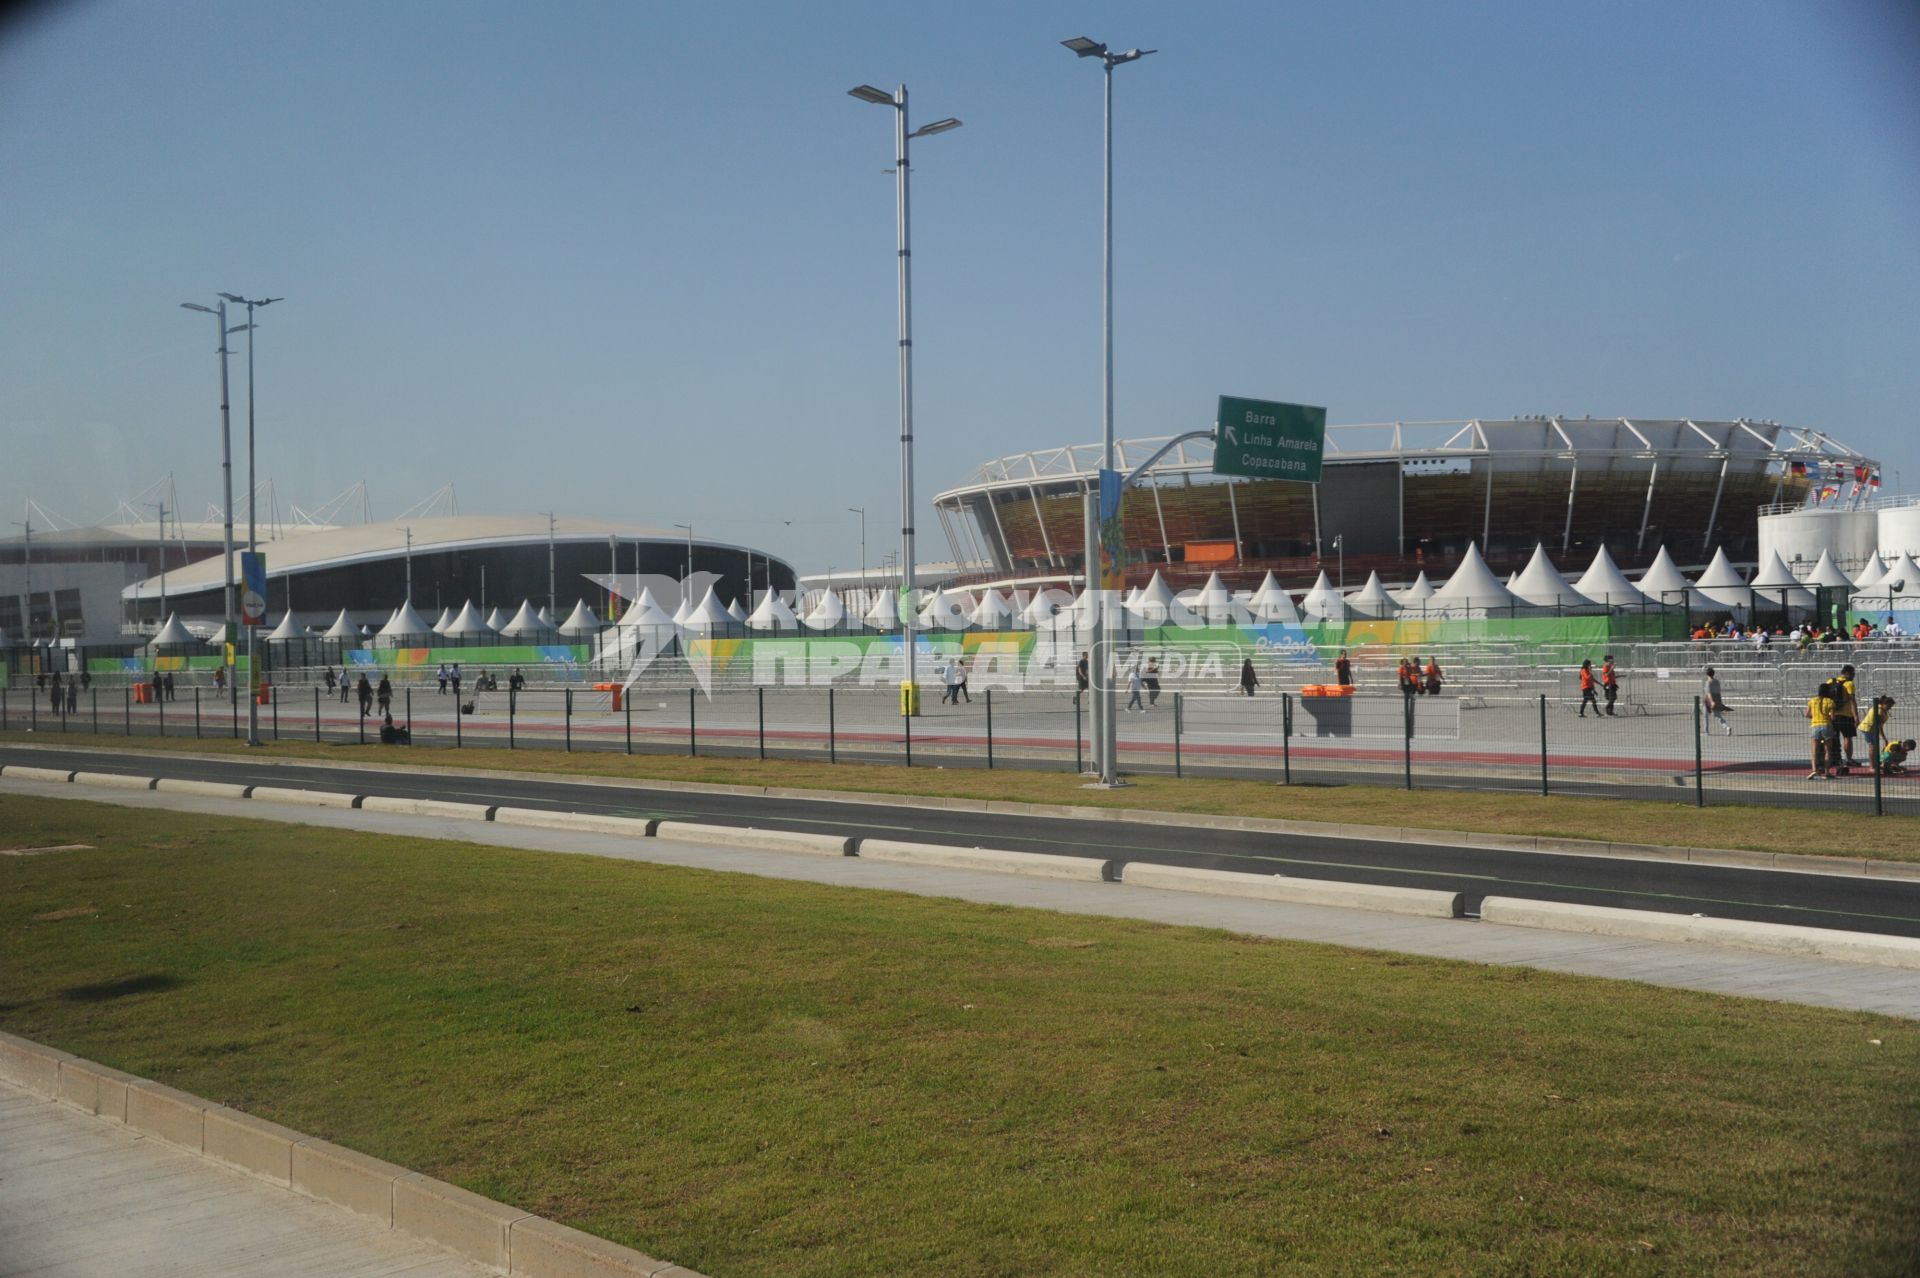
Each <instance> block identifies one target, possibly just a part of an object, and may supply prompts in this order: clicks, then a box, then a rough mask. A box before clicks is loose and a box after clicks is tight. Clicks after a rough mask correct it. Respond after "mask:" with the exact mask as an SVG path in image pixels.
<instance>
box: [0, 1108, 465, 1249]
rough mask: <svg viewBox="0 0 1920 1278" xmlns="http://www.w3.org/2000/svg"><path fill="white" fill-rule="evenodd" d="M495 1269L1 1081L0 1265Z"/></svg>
mask: <svg viewBox="0 0 1920 1278" xmlns="http://www.w3.org/2000/svg"><path fill="white" fill-rule="evenodd" d="M494 1272H495V1271H494V1270H492V1269H488V1268H486V1267H484V1266H481V1265H476V1264H473V1263H471V1262H469V1261H465V1260H461V1259H459V1258H457V1257H455V1256H453V1255H452V1254H451V1253H449V1252H446V1251H442V1250H441V1249H440V1248H438V1247H435V1246H433V1245H432V1244H430V1243H426V1242H421V1241H420V1240H418V1239H415V1238H411V1237H409V1236H407V1235H406V1234H402V1233H396V1232H395V1231H393V1230H391V1229H388V1228H386V1227H384V1226H382V1225H379V1224H377V1223H375V1222H373V1221H370V1220H364V1219H362V1218H360V1217H358V1216H355V1215H354V1214H353V1213H351V1212H348V1211H343V1210H341V1209H340V1208H338V1207H334V1206H330V1205H328V1204H326V1203H321V1202H316V1201H314V1200H312V1199H309V1198H303V1197H301V1196H300V1195H298V1194H293V1193H289V1192H288V1191H287V1190H285V1189H283V1188H278V1187H276V1186H274V1185H270V1184H267V1183H266V1182H264V1181H259V1180H255V1179H253V1178H252V1177H250V1176H246V1175H243V1174H241V1173H240V1172H236V1171H228V1170H227V1169H225V1168H222V1167H220V1166H218V1165H217V1164H215V1163H212V1162H210V1161H208V1160H207V1159H204V1158H196V1157H194V1156H193V1155H192V1154H188V1153H184V1152H182V1151H180V1150H177V1149H171V1148H169V1147H167V1146H166V1145H164V1144H162V1143H160V1142H158V1141H154V1140H149V1139H147V1138H145V1137H144V1136H142V1135H140V1134H139V1133H138V1132H135V1131H132V1130H129V1129H128V1128H126V1127H123V1126H120V1125H118V1124H115V1123H111V1122H108V1121H107V1120H105V1119H100V1118H95V1117H93V1116H92V1115H90V1114H83V1113H81V1112H80V1111H79V1110H77V1109H73V1108H71V1107H69V1106H66V1105H60V1104H56V1103H54V1102H53V1101H49V1100H45V1099H42V1098H41V1097H38V1096H32V1095H29V1094H28V1093H26V1092H24V1091H21V1090H19V1089H17V1088H15V1087H12V1086H10V1085H8V1084H5V1083H0V1274H32V1275H34V1276H35V1278H130V1276H132V1275H139V1276H140V1278H157V1276H159V1275H181V1276H182V1278H185V1276H186V1275H193V1276H194V1278H221V1276H222V1275H232V1276H233V1278H266V1276H268V1275H271V1276H273V1278H281V1276H283V1275H284V1276H287V1278H298V1276H299V1275H312V1276H313V1278H379V1276H380V1275H386V1274H405V1275H407V1278H479V1276H480V1275H487V1274H493V1273H494Z"/></svg>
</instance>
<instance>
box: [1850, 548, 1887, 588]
mask: <svg viewBox="0 0 1920 1278" xmlns="http://www.w3.org/2000/svg"><path fill="white" fill-rule="evenodd" d="M1886 575H1887V561H1886V560H1884V559H1882V558H1881V557H1880V552H1879V551H1877V550H1876V551H1874V552H1873V553H1872V554H1870V555H1868V556H1867V566H1866V567H1864V568H1862V569H1861V570H1860V575H1859V576H1858V577H1855V578H1854V579H1853V584H1854V588H1855V589H1857V590H1865V589H1866V588H1867V587H1868V586H1877V585H1879V584H1880V579H1881V578H1882V577H1884V576H1886Z"/></svg>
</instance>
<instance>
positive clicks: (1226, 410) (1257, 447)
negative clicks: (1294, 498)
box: [1213, 395, 1327, 484]
mask: <svg viewBox="0 0 1920 1278" xmlns="http://www.w3.org/2000/svg"><path fill="white" fill-rule="evenodd" d="M1326 438H1327V410H1326V409H1324V408H1310V407H1308V406H1306V405H1305V404H1276V403H1273V402H1272V401H1270V400H1264V399H1236V398H1234V397H1233V396H1231V395H1222V396H1221V397H1220V411H1219V412H1218V413H1217V414H1216V415H1215V416H1214V419H1213V473H1214V474H1216V475H1246V476H1248V477H1250V478H1253V479H1291V480H1295V481H1297V482H1299V483H1303V484H1317V483H1319V482H1320V447H1321V445H1322V444H1323V443H1324V442H1325V441H1326Z"/></svg>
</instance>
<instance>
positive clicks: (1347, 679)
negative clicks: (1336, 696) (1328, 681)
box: [1333, 648, 1353, 688]
mask: <svg viewBox="0 0 1920 1278" xmlns="http://www.w3.org/2000/svg"><path fill="white" fill-rule="evenodd" d="M1333 681H1334V682H1335V683H1337V684H1339V685H1340V686H1341V687H1342V688H1351V687H1352V686H1353V662H1351V661H1349V660H1347V650H1346V649H1345V648H1342V649H1341V650H1340V655H1339V656H1338V657H1337V658H1335V659H1334V663H1333Z"/></svg>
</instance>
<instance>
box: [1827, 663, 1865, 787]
mask: <svg viewBox="0 0 1920 1278" xmlns="http://www.w3.org/2000/svg"><path fill="white" fill-rule="evenodd" d="M1833 683H1834V686H1835V688H1837V689H1838V695H1837V696H1836V697H1835V698H1834V707H1833V731H1834V735H1835V737H1836V744H1837V745H1838V746H1839V749H1840V753H1837V754H1835V756H1834V763H1835V764H1837V765H1838V767H1839V772H1840V775H1841V776H1843V777H1844V776H1846V775H1847V774H1848V773H1849V772H1851V771H1852V770H1853V738H1854V734H1855V733H1856V732H1858V731H1859V727H1860V707H1859V705H1858V704H1856V703H1855V701H1854V689H1853V667H1852V666H1851V665H1846V666H1841V667H1840V673H1839V675H1838V676H1837V677H1836V678H1835V679H1834V680H1833ZM1843 756H1844V757H1843Z"/></svg>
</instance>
